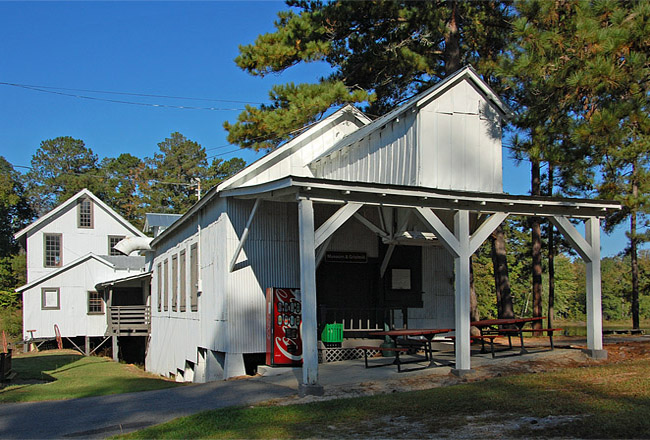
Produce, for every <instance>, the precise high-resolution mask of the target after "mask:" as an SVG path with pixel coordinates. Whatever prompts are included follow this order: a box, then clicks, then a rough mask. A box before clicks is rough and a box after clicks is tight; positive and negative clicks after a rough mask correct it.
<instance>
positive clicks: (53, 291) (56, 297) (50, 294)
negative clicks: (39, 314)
mask: <svg viewBox="0 0 650 440" xmlns="http://www.w3.org/2000/svg"><path fill="white" fill-rule="evenodd" d="M60 301H61V295H60V291H59V288H58V287H44V288H42V289H41V309H43V310H59V309H60V308H61V303H60Z"/></svg>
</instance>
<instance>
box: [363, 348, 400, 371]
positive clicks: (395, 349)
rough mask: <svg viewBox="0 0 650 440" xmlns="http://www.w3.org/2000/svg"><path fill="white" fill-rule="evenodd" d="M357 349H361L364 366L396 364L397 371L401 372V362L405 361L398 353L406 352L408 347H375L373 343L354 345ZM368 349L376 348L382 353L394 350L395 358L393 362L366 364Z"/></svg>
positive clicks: (374, 366) (373, 366)
mask: <svg viewBox="0 0 650 440" xmlns="http://www.w3.org/2000/svg"><path fill="white" fill-rule="evenodd" d="M355 348H356V349H357V350H363V360H364V362H365V364H366V368H376V367H385V366H387V365H397V372H398V373H401V372H402V364H403V363H406V362H402V361H401V360H400V358H399V354H400V353H405V354H406V353H407V352H408V351H409V349H408V348H406V347H377V346H373V345H360V346H358V347H355ZM369 350H377V351H380V352H382V353H385V352H394V353H395V360H394V361H393V362H382V363H380V364H375V365H368V351H369Z"/></svg>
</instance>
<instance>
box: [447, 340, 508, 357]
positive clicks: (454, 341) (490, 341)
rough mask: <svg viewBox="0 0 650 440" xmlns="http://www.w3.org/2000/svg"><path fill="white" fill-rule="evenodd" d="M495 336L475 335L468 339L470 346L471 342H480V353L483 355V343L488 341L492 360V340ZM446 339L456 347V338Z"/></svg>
mask: <svg viewBox="0 0 650 440" xmlns="http://www.w3.org/2000/svg"><path fill="white" fill-rule="evenodd" d="M496 337H497V335H475V336H470V337H469V342H470V344H471V343H473V342H477V341H481V353H484V350H483V348H484V347H483V345H482V344H483V342H484V341H488V342H489V343H490V352H491V353H492V358H494V339H495V338H496ZM447 339H449V340H451V341H452V342H453V343H454V345H456V336H447Z"/></svg>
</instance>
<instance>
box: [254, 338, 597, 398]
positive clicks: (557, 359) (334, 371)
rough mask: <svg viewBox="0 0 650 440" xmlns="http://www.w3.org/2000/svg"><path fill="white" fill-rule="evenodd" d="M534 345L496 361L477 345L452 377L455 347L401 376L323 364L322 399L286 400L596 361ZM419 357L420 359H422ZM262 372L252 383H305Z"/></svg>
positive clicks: (563, 347)
mask: <svg viewBox="0 0 650 440" xmlns="http://www.w3.org/2000/svg"><path fill="white" fill-rule="evenodd" d="M513 342H514V341H513ZM534 345H535V344H531V345H530V347H528V344H527V348H529V351H528V353H523V354H522V353H521V352H520V349H519V348H517V347H516V344H515V347H514V348H513V349H511V350H504V348H507V345H506V346H505V347H504V346H500V347H498V348H497V347H495V349H496V351H497V352H496V357H495V358H494V359H493V358H492V356H491V354H490V353H489V352H488V353H484V354H482V353H480V350H479V348H480V347H479V346H473V350H472V357H471V366H472V370H474V372H473V373H472V374H469V375H463V376H462V377H457V376H454V375H452V374H450V373H451V370H452V368H453V366H454V353H453V351H452V350H453V348H451V347H437V348H438V349H439V350H442V351H437V352H434V355H433V360H434V362H433V364H432V365H430V364H429V362H427V361H425V360H421V361H419V362H417V363H409V364H406V365H402V372H401V373H398V372H397V367H396V366H395V365H387V366H383V367H377V368H365V364H364V360H363V359H355V360H348V361H340V362H331V363H323V364H319V383H320V384H321V385H323V387H324V396H322V397H312V396H307V397H303V398H297V397H290V398H288V399H285V400H287V403H298V402H302V401H304V400H305V399H307V400H310V401H311V400H321V399H332V398H342V397H357V396H362V395H371V394H377V393H385V392H394V391H410V390H418V389H427V388H435V387H439V386H448V385H453V384H455V383H461V382H467V381H473V380H483V379H486V378H489V377H495V376H501V375H506V374H516V373H524V372H533V371H545V370H549V369H555V368H559V367H562V366H569V365H576V363H578V364H588V363H591V362H596V361H593V360H592V359H590V358H589V357H588V356H586V355H585V354H584V353H583V352H582V351H581V350H580V349H579V345H575V346H574V345H572V344H569V345H567V344H562V343H561V342H560V343H559V344H558V348H556V349H555V350H552V351H551V350H550V349H549V348H548V346H534ZM573 347H574V348H573ZM435 348H436V347H434V349H435ZM486 348H487V347H486ZM418 357H419V358H422V356H418ZM401 358H402V359H403V360H404V361H410V360H414V359H416V357H414V356H408V355H407V356H403V357H401ZM392 359H393V358H382V357H378V358H372V359H369V365H379V364H382V363H390V362H391V360H392ZM259 373H260V375H259V376H257V377H255V378H252V379H251V380H255V381H261V382H264V383H268V384H274V385H280V386H283V387H289V388H292V389H296V390H297V389H298V385H299V383H300V382H301V380H302V370H301V369H300V368H270V367H261V368H260V369H259Z"/></svg>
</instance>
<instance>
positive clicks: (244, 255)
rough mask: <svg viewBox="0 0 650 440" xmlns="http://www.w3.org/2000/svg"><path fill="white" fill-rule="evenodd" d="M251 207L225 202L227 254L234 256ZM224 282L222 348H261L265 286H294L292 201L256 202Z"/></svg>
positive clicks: (295, 247)
mask: <svg viewBox="0 0 650 440" xmlns="http://www.w3.org/2000/svg"><path fill="white" fill-rule="evenodd" d="M252 207H253V202H252V201H242V200H229V201H228V220H229V222H228V224H227V229H228V232H227V237H228V239H227V242H228V246H227V248H228V250H227V255H228V256H229V257H231V256H232V255H234V252H235V250H236V248H237V245H238V243H239V238H240V236H241V234H242V232H243V230H244V227H245V225H246V221H247V220H248V217H249V215H250V212H251V209H252ZM227 286H228V287H227V288H228V297H227V327H228V340H227V343H226V347H225V351H228V352H234V353H255V352H264V351H265V350H266V314H265V305H266V298H265V290H266V288H267V287H300V268H299V261H298V212H297V207H296V204H295V203H273V202H263V203H262V204H261V205H260V207H259V208H258V211H257V213H256V215H255V219H254V220H253V223H252V225H251V230H250V233H249V236H248V239H247V241H246V244H245V245H244V249H243V250H242V252H241V254H240V257H239V259H238V262H237V266H236V268H235V270H234V271H233V272H232V273H230V274H229V275H228V282H227Z"/></svg>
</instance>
